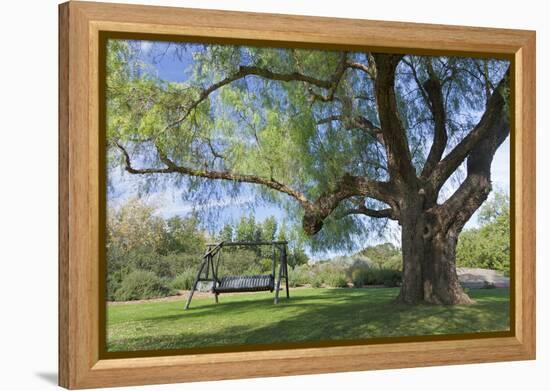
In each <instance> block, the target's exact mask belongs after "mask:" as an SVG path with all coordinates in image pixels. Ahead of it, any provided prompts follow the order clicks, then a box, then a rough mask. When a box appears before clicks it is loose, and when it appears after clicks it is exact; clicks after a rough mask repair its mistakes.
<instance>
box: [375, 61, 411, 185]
mask: <svg viewBox="0 0 550 391" xmlns="http://www.w3.org/2000/svg"><path fill="white" fill-rule="evenodd" d="M373 57H374V61H375V63H376V79H375V82H374V87H375V91H376V102H377V104H378V116H379V118H380V128H381V129H382V135H383V137H384V146H385V147H386V154H387V157H388V168H389V172H390V177H391V178H401V179H403V180H404V181H406V182H410V181H413V180H414V179H416V172H415V169H414V166H413V165H412V161H411V151H410V150H409V145H408V142H407V136H406V134H405V129H404V127H403V124H402V122H401V118H400V117H399V112H398V108H397V100H396V97H395V69H396V68H397V65H398V64H399V61H401V58H402V57H403V56H401V55H393V54H380V53H374V54H373Z"/></svg>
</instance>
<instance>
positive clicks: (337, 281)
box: [325, 271, 348, 288]
mask: <svg viewBox="0 0 550 391" xmlns="http://www.w3.org/2000/svg"><path fill="white" fill-rule="evenodd" d="M325 283H326V284H327V285H328V286H331V287H333V288H347V286H348V279H347V278H346V274H345V273H344V272H343V271H336V272H335V273H333V274H330V275H328V276H327V277H326V280H325Z"/></svg>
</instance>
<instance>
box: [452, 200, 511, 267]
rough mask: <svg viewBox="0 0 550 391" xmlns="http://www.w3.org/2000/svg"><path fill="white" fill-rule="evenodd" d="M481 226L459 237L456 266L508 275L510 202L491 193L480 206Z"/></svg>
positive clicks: (466, 231) (464, 232)
mask: <svg viewBox="0 0 550 391" xmlns="http://www.w3.org/2000/svg"><path fill="white" fill-rule="evenodd" d="M478 219H479V220H480V222H481V224H482V226H481V227H480V228H477V229H468V230H465V231H463V232H462V233H461V234H460V237H459V240H458V246H457V249H456V261H457V265H458V266H463V267H477V268H484V269H494V270H499V271H502V272H504V273H505V274H508V273H509V272H510V199H509V197H508V195H507V194H505V193H501V192H495V193H494V195H493V197H492V198H491V199H489V200H487V202H486V203H485V204H484V205H483V206H482V207H481V209H480V210H479V217H478Z"/></svg>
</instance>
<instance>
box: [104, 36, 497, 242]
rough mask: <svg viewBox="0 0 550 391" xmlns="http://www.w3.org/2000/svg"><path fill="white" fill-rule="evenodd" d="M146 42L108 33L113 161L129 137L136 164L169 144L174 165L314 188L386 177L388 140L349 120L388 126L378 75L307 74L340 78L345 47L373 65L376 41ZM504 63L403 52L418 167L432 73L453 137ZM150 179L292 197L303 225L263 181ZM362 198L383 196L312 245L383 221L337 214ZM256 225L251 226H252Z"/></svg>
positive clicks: (193, 196)
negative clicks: (168, 63) (164, 62)
mask: <svg viewBox="0 0 550 391" xmlns="http://www.w3.org/2000/svg"><path fill="white" fill-rule="evenodd" d="M140 45H141V43H140V42H139V41H137V42H136V41H121V40H110V41H109V43H108V56H107V101H108V102H107V119H108V125H107V136H108V142H109V156H110V163H111V165H110V166H111V167H113V168H114V167H119V166H124V164H125V162H124V156H123V154H121V153H120V151H119V150H118V149H117V147H116V145H117V143H118V144H120V145H124V147H125V148H126V150H127V151H128V154H129V156H130V157H131V158H132V162H133V164H134V165H135V166H136V167H150V168H162V167H165V162H163V159H162V156H166V157H169V159H171V161H172V162H173V163H175V164H176V165H178V166H182V167H186V168H189V169H193V170H202V171H207V170H210V171H212V170H215V171H218V172H229V173H236V174H246V175H255V176H258V177H261V178H265V179H269V180H274V181H276V182H279V183H282V184H285V185H286V186H288V187H290V188H292V189H294V190H296V191H298V192H300V193H302V194H304V195H305V196H306V197H307V198H309V199H316V198H318V197H319V196H320V195H322V194H324V193H326V192H327V191H331V190H332V189H333V188H334V187H335V185H336V183H337V181H338V180H339V179H340V178H341V177H342V176H343V175H344V174H346V173H349V174H352V175H361V176H365V177H367V178H370V179H376V180H386V179H387V178H388V173H387V169H386V161H385V159H386V158H385V154H384V150H383V147H382V146H381V145H380V144H379V143H378V142H377V141H376V139H375V137H373V136H372V135H369V134H368V133H367V132H363V131H358V126H357V125H356V124H354V123H353V121H351V119H353V118H357V117H361V118H363V119H365V120H367V121H370V122H371V123H372V124H374V125H375V126H379V118H378V112H377V105H376V102H375V98H374V85H373V78H372V75H370V74H369V72H368V71H365V70H361V69H359V68H357V67H355V68H354V67H350V68H349V69H346V70H345V72H344V73H343V74H342V76H341V78H340V79H339V80H338V82H337V83H335V84H334V85H333V86H332V85H331V87H330V88H325V87H320V86H318V85H316V83H311V82H307V81H304V80H305V79H307V78H310V79H315V80H317V81H321V82H326V83H329V82H331V81H332V80H333V79H334V76H335V74H337V72H338V69H339V66H340V64H341V60H342V56H343V55H345V56H347V57H346V58H347V60H348V61H350V62H356V63H360V64H364V65H365V66H366V67H368V65H369V63H370V59H369V54H368V53H355V52H350V53H341V52H334V51H320V50H306V49H277V48H259V47H252V46H231V45H211V44H209V45H201V44H191V43H179V44H175V43H170V44H167V43H155V44H154V45H153V49H152V51H151V52H150V53H149V54H146V53H144V52H143V51H141V50H140V47H141V46H140ZM163 52H164V53H165V54H164V55H167V56H168V55H170V56H174V57H175V58H178V60H179V62H180V63H181V69H182V70H181V72H182V74H185V77H183V78H182V80H183V81H174V80H168V79H167V78H163V77H161V76H159V74H158V72H157V70H156V68H155V61H156V58H157V57H156V56H158V53H163ZM155 53H156V54H155ZM506 66H507V63H506V62H504V61H497V60H484V59H473V58H459V57H423V56H412V55H408V56H405V57H404V58H403V60H402V61H401V63H400V65H399V67H398V69H397V79H396V88H395V91H396V96H397V102H398V110H399V112H400V115H401V118H402V120H403V125H404V126H405V128H406V131H407V138H408V141H409V147H410V150H411V154H412V157H413V163H414V165H415V167H416V169H417V171H419V170H421V168H422V166H423V164H424V162H425V160H426V157H427V154H428V150H429V146H430V145H431V142H432V137H433V119H432V117H431V115H430V110H429V103H428V101H427V99H426V96H425V91H424V90H423V89H422V88H421V86H422V85H423V83H425V82H426V80H428V78H429V76H430V75H431V74H435V75H436V76H437V78H438V79H439V80H441V81H442V93H443V96H444V106H445V109H446V113H447V115H446V125H447V127H448V132H449V139H450V142H449V145H448V149H450V148H452V147H453V146H454V145H456V144H457V143H458V141H459V140H460V139H461V138H462V137H463V136H464V134H465V133H467V132H468V131H470V130H471V128H472V127H473V125H474V124H475V123H476V121H477V120H478V119H479V118H478V117H479V115H480V113H481V112H482V111H483V110H484V107H485V104H486V100H487V99H488V97H489V95H490V94H491V92H492V89H494V86H495V85H496V84H497V83H498V81H499V79H500V78H501V77H502V75H503V73H504V71H505V69H506ZM243 67H248V68H255V69H261V70H262V71H263V72H264V73H265V72H270V73H269V74H270V75H274V74H277V75H287V76H288V75H291V76H292V75H296V74H299V75H302V76H301V77H302V80H280V79H281V78H279V79H277V77H262V74H261V72H257V73H252V74H249V75H247V76H246V77H237V76H238V75H239V72H242V70H243ZM291 78H292V77H291ZM214 87H216V88H214ZM480 91H481V92H483V93H480ZM145 180H146V181H145V182H144V189H145V190H147V189H153V188H155V187H156V186H161V185H163V184H166V183H176V184H180V185H181V186H180V188H181V189H182V193H183V194H182V195H183V197H184V198H187V199H189V200H193V201H195V202H205V201H206V200H211V199H215V198H223V197H229V196H233V197H236V196H238V195H239V194H242V193H243V192H253V193H254V195H255V196H256V197H257V199H258V200H261V202H267V203H270V202H274V203H277V205H279V206H282V207H284V208H286V209H287V210H288V212H289V213H288V216H289V218H290V220H289V221H288V222H287V224H288V226H287V229H288V230H292V231H295V235H301V236H304V235H303V233H302V232H301V231H300V229H296V227H298V224H297V223H298V222H299V221H300V219H301V217H302V216H303V210H302V209H301V208H300V206H299V205H298V203H297V202H296V200H294V199H293V198H291V197H288V196H287V195H285V194H283V193H281V192H278V191H275V190H272V189H270V188H268V187H266V186H262V185H258V184H247V185H243V184H241V183H239V181H226V180H212V179H206V178H201V177H197V176H194V175H174V174H171V175H146V176H145ZM356 202H365V203H366V204H367V205H368V206H372V207H384V205H383V204H382V203H381V202H379V201H375V200H373V199H366V200H361V199H347V200H344V201H342V203H341V205H340V206H339V208H338V209H337V210H336V211H335V212H334V213H332V214H331V215H330V216H329V217H328V218H327V219H326V220H325V221H324V226H323V229H322V230H321V231H320V232H319V233H318V234H317V235H316V236H315V237H313V238H308V240H310V241H311V243H310V244H311V246H312V248H313V249H314V250H315V249H327V248H329V249H335V248H336V249H344V248H352V247H353V246H354V245H355V243H357V242H358V239H365V236H368V235H376V234H378V233H381V232H384V229H385V228H386V224H385V220H384V219H382V220H376V219H368V218H365V217H364V216H357V215H355V216H348V217H346V218H339V217H338V216H339V212H340V211H341V210H343V209H345V208H347V207H349V206H350V205H351V206H353V205H354V204H355V203H356ZM252 206H253V205H252ZM225 234H226V235H228V234H229V233H228V232H226V233H225ZM231 235H232V236H233V235H237V236H238V235H239V233H235V232H232V233H231ZM247 235H249V236H250V235H252V236H254V235H253V234H251V233H250V232H249V233H247ZM302 240H305V237H303V238H302Z"/></svg>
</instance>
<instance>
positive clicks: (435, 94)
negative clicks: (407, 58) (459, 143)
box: [421, 76, 447, 178]
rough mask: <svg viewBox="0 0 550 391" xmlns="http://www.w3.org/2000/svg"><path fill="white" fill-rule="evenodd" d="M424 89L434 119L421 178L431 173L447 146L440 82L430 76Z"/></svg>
mask: <svg viewBox="0 0 550 391" xmlns="http://www.w3.org/2000/svg"><path fill="white" fill-rule="evenodd" d="M424 89H425V90H426V93H427V95H428V98H429V107H430V111H431V112H432V117H433V120H434V137H433V143H432V146H431V148H430V152H429V154H428V158H427V159H426V163H425V164H424V168H423V170H422V174H421V177H422V178H427V177H428V176H430V174H431V173H432V171H433V169H434V168H435V166H436V164H437V163H439V161H440V160H441V156H443V152H444V151H445V148H446V147H447V129H446V126H445V117H446V115H445V107H444V105H443V94H442V92H441V83H440V82H439V80H438V79H437V78H436V77H435V76H433V77H430V78H429V79H428V80H427V81H426V82H425V83H424Z"/></svg>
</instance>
